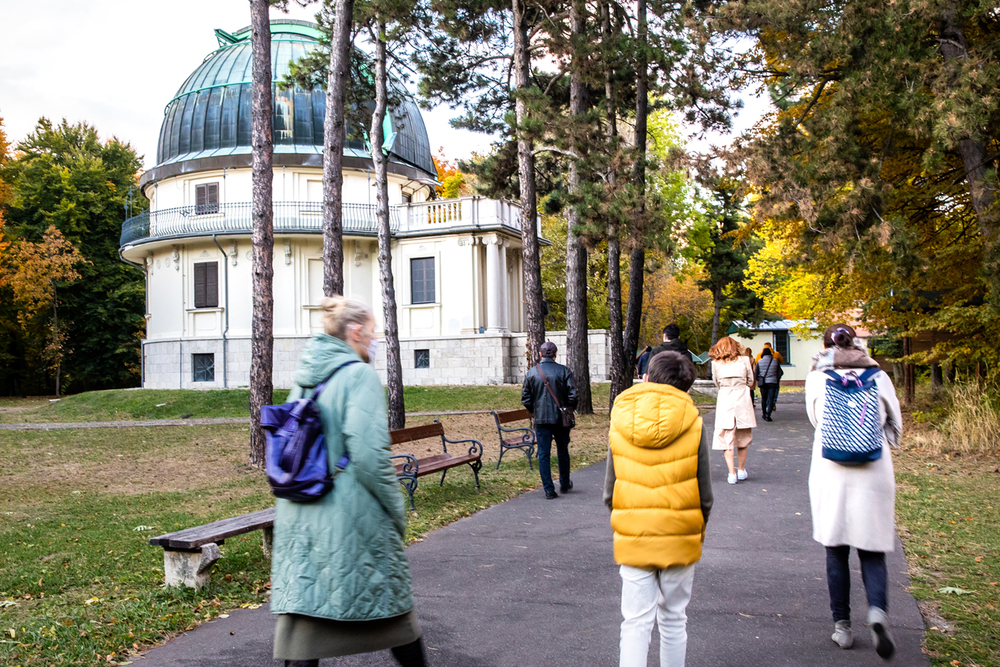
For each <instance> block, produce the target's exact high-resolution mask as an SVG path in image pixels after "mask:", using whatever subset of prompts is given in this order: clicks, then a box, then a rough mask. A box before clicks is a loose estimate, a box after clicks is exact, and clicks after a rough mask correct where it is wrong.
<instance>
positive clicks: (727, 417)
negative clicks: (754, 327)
mask: <svg viewBox="0 0 1000 667" xmlns="http://www.w3.org/2000/svg"><path fill="white" fill-rule="evenodd" d="M708 356H709V357H711V359H712V380H713V381H714V382H715V386H716V387H718V389H719V397H718V399H717V400H716V403H715V437H714V439H713V441H712V449H720V450H723V451H724V452H725V457H726V465H727V466H729V476H728V478H727V479H726V481H728V482H729V483H730V484H735V483H736V482H737V481H742V480H745V479H746V478H747V471H746V460H747V447H749V446H750V442H751V441H752V440H753V431H752V430H751V429H753V428H755V427H756V426H757V419H756V418H755V417H754V413H753V403H752V402H751V400H750V388H751V387H753V385H754V372H753V364H752V363H751V361H750V359H749V358H747V357H746V356H744V354H743V346H742V345H740V344H739V343H737V342H736V341H735V340H733V339H732V338H730V337H729V336H726V337H725V338H720V339H719V342H717V343H716V344H715V345H713V346H712V349H711V350H709V351H708ZM733 450H736V458H737V459H738V462H739V468H737V467H736V462H735V461H734V460H733V459H734V456H733Z"/></svg>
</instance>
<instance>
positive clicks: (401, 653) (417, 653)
mask: <svg viewBox="0 0 1000 667" xmlns="http://www.w3.org/2000/svg"><path fill="white" fill-rule="evenodd" d="M392 657H394V658H395V659H396V662H398V663H399V664H400V665H402V667H426V665H427V659H426V658H425V657H424V642H423V640H422V639H418V640H417V641H415V642H411V643H409V644H404V645H403V646H396V647H395V648H393V649H392ZM285 667H319V660H285Z"/></svg>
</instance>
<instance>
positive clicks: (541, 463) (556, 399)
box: [521, 341, 577, 500]
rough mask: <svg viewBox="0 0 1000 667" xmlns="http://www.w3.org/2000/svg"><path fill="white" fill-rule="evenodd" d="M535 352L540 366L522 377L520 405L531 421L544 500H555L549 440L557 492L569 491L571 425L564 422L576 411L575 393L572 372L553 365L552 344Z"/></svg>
mask: <svg viewBox="0 0 1000 667" xmlns="http://www.w3.org/2000/svg"><path fill="white" fill-rule="evenodd" d="M539 352H540V354H541V355H542V360H541V363H539V364H538V365H537V366H535V367H534V368H532V369H530V370H529V371H528V373H527V375H526V376H525V378H524V387H522V389H521V403H522V404H524V407H526V408H527V409H528V412H530V413H531V417H532V419H533V420H534V422H535V439H536V440H537V442H538V472H539V474H540V475H541V478H542V488H544V489H545V497H546V498H547V499H549V500H552V499H553V498H558V497H559V494H558V493H556V487H555V484H553V482H552V464H551V462H550V460H549V456H550V454H551V451H552V441H553V440H555V441H556V454H557V456H558V457H559V490H560V491H562V492H563V493H566V492H568V491H569V490H570V489H572V488H573V482H572V481H571V480H570V478H569V435H570V429H571V428H572V426H571V425H569V424H567V423H566V421H568V418H569V416H571V415H572V411H573V410H575V409H576V402H577V394H576V386H575V385H574V384H573V373H571V372H570V370H569V369H568V368H566V367H565V366H563V365H562V364H557V363H556V344H555V343H553V342H552V341H546V342H544V343H542V347H541V349H540V350H539Z"/></svg>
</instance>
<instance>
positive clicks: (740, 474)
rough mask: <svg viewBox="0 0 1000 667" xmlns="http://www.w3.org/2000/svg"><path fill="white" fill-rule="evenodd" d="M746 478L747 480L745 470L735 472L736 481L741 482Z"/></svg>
mask: <svg viewBox="0 0 1000 667" xmlns="http://www.w3.org/2000/svg"><path fill="white" fill-rule="evenodd" d="M746 478H747V471H746V470H743V469H740V470H737V471H736V479H738V480H740V481H741V482H742V481H743V480H745V479H746Z"/></svg>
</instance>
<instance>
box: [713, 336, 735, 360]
mask: <svg viewBox="0 0 1000 667" xmlns="http://www.w3.org/2000/svg"><path fill="white" fill-rule="evenodd" d="M708 356H710V357H711V358H712V359H713V360H714V361H723V362H724V361H735V360H736V359H739V358H740V357H742V356H743V346H742V345H740V344H739V343H737V342H736V341H735V340H733V339H732V338H730V337H729V336H725V337H723V338H720V339H719V342H717V343H716V344H715V345H713V346H712V349H711V350H709V351H708Z"/></svg>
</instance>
